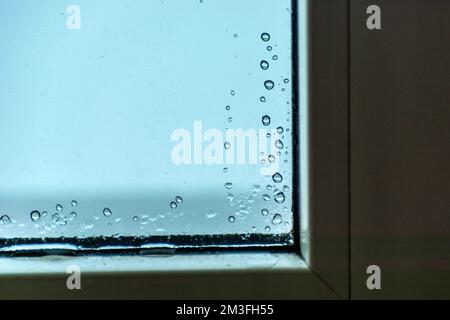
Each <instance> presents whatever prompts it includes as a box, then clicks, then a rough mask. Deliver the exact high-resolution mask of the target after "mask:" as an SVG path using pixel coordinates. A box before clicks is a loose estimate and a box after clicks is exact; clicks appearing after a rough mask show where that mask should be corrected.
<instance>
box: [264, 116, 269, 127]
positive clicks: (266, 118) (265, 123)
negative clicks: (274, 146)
mask: <svg viewBox="0 0 450 320" xmlns="http://www.w3.org/2000/svg"><path fill="white" fill-rule="evenodd" d="M262 123H263V125H265V126H266V127H267V126H269V125H270V117H269V116H267V115H266V116H264V117H263V118H262Z"/></svg>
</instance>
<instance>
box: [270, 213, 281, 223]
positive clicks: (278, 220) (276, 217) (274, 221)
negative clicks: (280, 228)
mask: <svg viewBox="0 0 450 320" xmlns="http://www.w3.org/2000/svg"><path fill="white" fill-rule="evenodd" d="M282 222H283V218H282V217H281V215H280V214H278V213H277V214H276V215H275V216H274V217H273V219H272V224H273V225H278V224H281V223H282Z"/></svg>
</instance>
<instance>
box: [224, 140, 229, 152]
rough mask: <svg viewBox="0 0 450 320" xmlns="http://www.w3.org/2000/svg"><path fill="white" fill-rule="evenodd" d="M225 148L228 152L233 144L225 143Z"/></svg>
mask: <svg viewBox="0 0 450 320" xmlns="http://www.w3.org/2000/svg"><path fill="white" fill-rule="evenodd" d="M223 146H224V148H225V150H228V149H230V148H231V143H229V142H228V141H227V142H225V144H224V145H223Z"/></svg>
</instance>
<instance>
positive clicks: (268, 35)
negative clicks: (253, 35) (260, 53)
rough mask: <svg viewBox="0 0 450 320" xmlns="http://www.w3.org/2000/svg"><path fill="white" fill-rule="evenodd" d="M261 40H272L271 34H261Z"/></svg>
mask: <svg viewBox="0 0 450 320" xmlns="http://www.w3.org/2000/svg"><path fill="white" fill-rule="evenodd" d="M261 39H262V41H264V42H267V41H269V40H270V34H268V33H267V32H264V33H263V34H261Z"/></svg>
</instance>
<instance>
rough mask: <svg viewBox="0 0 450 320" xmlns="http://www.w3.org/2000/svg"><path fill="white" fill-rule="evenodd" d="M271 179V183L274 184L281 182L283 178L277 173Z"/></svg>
mask: <svg viewBox="0 0 450 320" xmlns="http://www.w3.org/2000/svg"><path fill="white" fill-rule="evenodd" d="M272 179H273V182H275V183H281V182H283V176H282V175H281V174H279V173H278V172H277V173H275V174H274V175H273V176H272Z"/></svg>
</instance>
